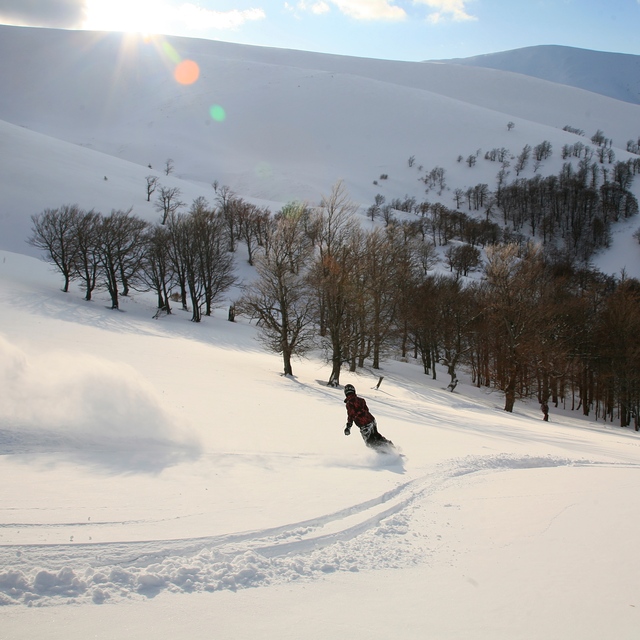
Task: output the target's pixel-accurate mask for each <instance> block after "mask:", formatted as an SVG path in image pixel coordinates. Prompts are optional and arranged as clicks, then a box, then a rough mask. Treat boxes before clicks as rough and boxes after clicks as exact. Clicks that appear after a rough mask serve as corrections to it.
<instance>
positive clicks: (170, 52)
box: [162, 41, 182, 64]
mask: <svg viewBox="0 0 640 640" xmlns="http://www.w3.org/2000/svg"><path fill="white" fill-rule="evenodd" d="M162 50H163V51H164V54H165V55H166V56H167V58H169V60H171V62H173V63H174V64H178V63H180V62H182V58H181V57H180V54H179V53H178V52H177V51H176V50H175V49H174V48H173V47H172V46H171V45H170V44H169V43H168V42H166V41H165V42H163V43H162Z"/></svg>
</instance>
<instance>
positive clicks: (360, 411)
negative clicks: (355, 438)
mask: <svg viewBox="0 0 640 640" xmlns="http://www.w3.org/2000/svg"><path fill="white" fill-rule="evenodd" d="M344 402H345V404H346V405H347V417H348V419H347V425H348V426H349V427H351V425H352V424H353V423H354V422H355V423H356V425H357V426H358V427H364V426H365V425H367V424H369V423H370V422H373V420H374V417H373V416H372V415H371V414H370V413H369V408H368V407H367V403H366V401H365V399H364V398H359V397H358V396H357V395H356V394H355V393H350V394H349V395H348V396H347V397H346V398H345V400H344Z"/></svg>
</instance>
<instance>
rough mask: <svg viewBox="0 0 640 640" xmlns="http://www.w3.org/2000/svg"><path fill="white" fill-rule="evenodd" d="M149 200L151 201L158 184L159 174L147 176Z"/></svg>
mask: <svg viewBox="0 0 640 640" xmlns="http://www.w3.org/2000/svg"><path fill="white" fill-rule="evenodd" d="M145 180H146V181H147V202H151V196H152V195H153V193H154V191H155V190H156V188H157V186H158V176H147V177H146V178H145Z"/></svg>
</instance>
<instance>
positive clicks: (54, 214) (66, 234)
mask: <svg viewBox="0 0 640 640" xmlns="http://www.w3.org/2000/svg"><path fill="white" fill-rule="evenodd" d="M80 215H81V211H80V209H79V208H78V205H75V204H74V205H63V206H62V207H60V208H59V209H45V210H44V212H43V213H39V214H38V215H34V216H31V222H32V225H31V236H29V238H28V240H27V242H28V243H29V244H30V245H31V246H32V247H36V248H37V249H42V250H43V251H44V252H45V260H47V262H50V263H52V264H54V265H55V266H56V267H57V268H58V270H59V271H60V273H61V274H62V276H63V278H64V284H63V286H62V290H63V291H64V292H65V293H66V292H67V291H69V282H70V281H71V278H72V277H73V273H74V266H75V261H76V255H77V251H78V247H77V243H76V238H75V231H74V227H75V223H76V221H77V219H78V217H79V216H80Z"/></svg>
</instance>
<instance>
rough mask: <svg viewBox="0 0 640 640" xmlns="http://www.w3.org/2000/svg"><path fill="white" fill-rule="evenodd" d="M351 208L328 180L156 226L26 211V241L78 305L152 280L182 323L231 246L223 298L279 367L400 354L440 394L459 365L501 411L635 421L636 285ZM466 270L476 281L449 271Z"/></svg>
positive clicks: (425, 222) (566, 258)
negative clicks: (566, 407)
mask: <svg viewBox="0 0 640 640" xmlns="http://www.w3.org/2000/svg"><path fill="white" fill-rule="evenodd" d="M357 209H358V207H357V206H356V205H355V204H354V203H353V202H352V201H351V200H350V199H349V197H348V194H347V192H346V190H345V188H344V185H343V184H342V183H338V184H337V185H335V187H334V188H333V190H332V191H331V193H330V194H329V195H328V196H325V197H323V198H322V201H321V203H320V204H319V206H317V207H309V206H307V205H305V204H301V203H291V204H289V205H286V206H285V207H283V208H282V209H281V210H280V211H279V212H278V213H277V214H275V215H273V216H270V215H268V212H266V211H264V210H260V209H258V208H256V207H254V206H253V205H249V204H248V203H246V202H244V201H242V200H241V199H239V198H236V197H235V196H234V195H233V194H232V193H231V192H230V191H229V190H228V189H226V188H223V189H221V190H220V192H219V193H218V199H217V201H216V206H214V207H212V206H210V205H209V204H208V202H207V201H206V200H205V199H204V198H199V199H196V200H195V201H194V202H193V204H192V206H191V208H190V210H189V211H188V212H187V213H184V214H180V213H174V214H172V215H171V216H169V217H168V218H167V220H166V224H164V225H162V224H156V225H150V224H148V223H145V222H143V221H141V220H140V219H138V218H137V217H136V216H134V215H132V213H131V212H130V211H114V212H112V213H111V214H110V215H108V216H103V215H101V214H98V213H96V212H93V211H90V212H84V211H82V210H80V209H79V208H78V207H74V206H65V207H61V208H59V209H54V210H46V211H45V212H44V213H42V214H40V215H38V216H34V217H33V233H32V236H31V237H30V240H29V241H30V242H31V244H33V245H34V246H37V247H40V248H41V249H43V250H44V251H45V253H46V254H47V256H48V259H49V260H50V261H51V262H53V263H55V264H56V265H57V266H58V268H59V270H60V271H61V273H62V274H63V277H64V289H65V290H67V289H68V286H69V282H70V281H72V280H79V281H80V282H81V283H82V284H83V286H84V288H85V291H86V295H85V297H86V299H87V300H90V299H91V292H92V291H93V290H94V289H95V288H96V287H103V288H104V289H106V290H107V291H108V292H109V294H110V296H111V300H112V306H113V307H114V308H118V295H127V293H128V290H129V289H134V290H147V291H153V292H155V294H156V295H157V306H158V309H161V310H164V311H165V312H166V313H170V312H171V308H170V300H171V299H172V298H174V299H178V300H179V301H180V302H181V304H182V306H183V308H185V309H186V308H188V307H189V306H190V307H191V310H192V314H193V315H192V320H193V321H195V322H198V321H200V319H201V315H202V314H205V315H206V314H210V313H211V310H212V308H213V307H214V306H215V305H216V304H218V303H219V302H220V300H221V299H222V297H223V294H224V293H225V292H226V291H228V289H229V288H230V287H231V285H232V284H233V283H234V282H235V275H234V253H233V252H234V251H235V250H236V248H237V244H238V242H244V243H245V244H246V246H247V249H248V251H247V253H248V256H249V257H250V261H251V262H252V263H253V264H254V265H255V270H256V271H255V278H254V279H253V280H252V282H250V283H248V284H247V285H246V286H245V287H244V289H243V294H242V296H241V297H240V299H239V300H237V301H236V302H235V304H234V305H233V306H234V308H235V310H236V312H237V313H239V314H242V315H245V316H246V317H249V318H252V319H254V320H256V321H257V326H258V330H259V335H260V337H261V339H262V340H263V342H264V344H265V345H266V346H267V348H269V349H270V350H272V351H274V352H276V353H279V354H282V357H283V364H284V373H285V374H286V375H292V374H293V365H292V362H293V360H294V358H295V357H296V356H299V355H302V354H304V353H305V352H306V351H307V350H308V349H310V348H318V347H321V348H323V349H324V351H325V353H326V358H327V361H328V362H329V363H331V372H330V375H329V380H328V384H329V385H334V386H337V385H339V384H340V374H341V371H342V370H343V369H344V368H345V367H348V368H349V369H350V370H352V371H355V370H357V369H358V368H361V367H364V366H365V364H370V366H372V367H373V368H374V369H378V368H380V367H381V366H382V363H383V361H384V359H385V358H388V357H389V356H390V355H399V356H401V357H404V358H410V357H413V358H415V359H416V360H417V361H419V362H421V363H422V366H423V369H424V372H425V374H428V375H431V376H433V377H435V376H436V371H437V369H436V365H444V366H445V367H446V369H447V372H448V375H449V381H448V384H449V388H450V389H452V390H453V389H454V388H455V387H456V384H457V381H458V375H459V372H460V371H461V370H463V369H464V370H465V371H467V372H469V374H470V376H471V379H472V381H473V382H474V384H476V385H478V386H479V387H489V388H494V389H498V390H500V391H502V392H503V393H504V397H505V406H504V409H505V410H506V411H512V410H513V408H514V403H515V401H516V399H517V398H521V397H534V398H537V399H538V401H539V402H540V403H541V405H548V404H549V403H555V404H556V405H557V404H559V403H560V402H570V403H571V407H572V408H573V409H577V408H580V409H581V410H582V411H583V413H585V415H589V414H591V413H595V415H596V416H597V417H598V418H606V419H608V420H614V419H615V418H618V419H619V422H620V424H621V425H622V426H628V425H629V424H631V423H632V422H633V424H634V425H635V426H636V428H637V425H638V412H639V411H640V283H639V282H638V281H636V280H633V279H630V278H627V277H625V276H624V274H623V275H622V277H620V278H613V277H607V276H604V275H603V274H601V273H599V272H597V271H595V270H592V269H588V268H586V267H583V266H580V264H581V263H580V262H578V261H576V260H575V257H574V256H572V255H571V254H570V253H568V252H554V251H551V246H552V245H551V244H550V243H548V245H547V246H545V245H542V244H541V243H539V244H535V243H533V242H529V241H524V240H522V239H518V238H515V237H511V238H505V235H504V233H500V232H499V228H498V227H497V225H496V224H495V223H493V222H489V221H488V220H486V219H485V220H474V219H471V218H470V217H469V216H467V215H466V214H464V213H462V212H459V211H452V210H449V209H447V208H446V207H442V205H430V206H428V207H418V209H417V211H416V213H418V214H419V215H417V216H416V218H415V219H412V220H408V221H407V220H405V221H404V222H400V221H398V220H395V219H391V220H390V221H389V222H388V224H387V225H386V226H384V227H379V226H377V227H374V228H371V229H370V230H365V229H363V227H362V225H360V224H359V223H358V217H357V216H356V215H354V214H355V213H356V211H357ZM456 237H457V238H465V241H464V242H462V241H460V240H455V239H454V238H456ZM505 240H506V241H505ZM437 244H448V245H449V247H450V249H453V248H455V249H456V251H453V250H451V251H447V261H448V263H449V265H450V273H449V274H434V272H433V270H432V267H433V266H434V264H435V262H436V257H435V247H436V245H437ZM479 247H483V248H484V249H485V253H486V262H485V263H484V265H482V264H481V262H480V260H479V258H478V256H479V253H480V252H479ZM470 248H471V249H475V252H472V255H471V257H469V256H468V255H466V254H468V253H469V252H468V249H470ZM458 261H460V263H463V264H466V265H467V266H466V267H465V266H462V267H458V266H457V265H458V264H459V262H458ZM465 261H466V262H465ZM465 269H466V271H465ZM471 269H475V270H479V269H482V270H483V274H482V275H483V277H482V278H475V279H468V278H464V277H463V276H464V275H465V273H467V272H468V271H469V270H471Z"/></svg>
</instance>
